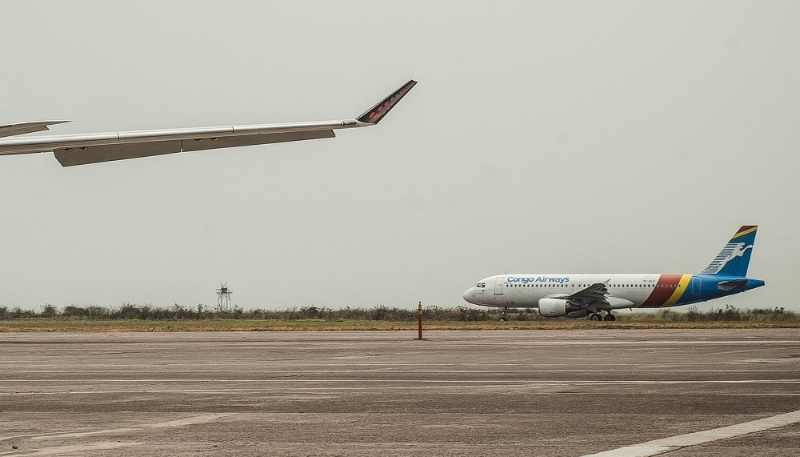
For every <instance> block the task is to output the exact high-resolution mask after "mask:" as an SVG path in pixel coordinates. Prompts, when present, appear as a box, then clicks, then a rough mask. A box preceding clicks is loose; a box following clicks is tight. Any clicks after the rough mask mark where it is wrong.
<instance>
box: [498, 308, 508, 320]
mask: <svg viewBox="0 0 800 457" xmlns="http://www.w3.org/2000/svg"><path fill="white" fill-rule="evenodd" d="M507 320H508V306H506V307H505V308H503V314H501V315H500V322H505V321H507Z"/></svg>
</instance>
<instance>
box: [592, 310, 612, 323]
mask: <svg viewBox="0 0 800 457" xmlns="http://www.w3.org/2000/svg"><path fill="white" fill-rule="evenodd" d="M589 320H590V321H615V320H617V317H616V316H614V315H613V314H611V311H608V312H607V313H606V315H605V316H603V315H602V314H600V313H592V314H590V315H589Z"/></svg>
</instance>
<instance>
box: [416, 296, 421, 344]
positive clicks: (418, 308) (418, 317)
mask: <svg viewBox="0 0 800 457" xmlns="http://www.w3.org/2000/svg"><path fill="white" fill-rule="evenodd" d="M417 322H419V339H420V340H421V339H422V302H419V305H418V306H417Z"/></svg>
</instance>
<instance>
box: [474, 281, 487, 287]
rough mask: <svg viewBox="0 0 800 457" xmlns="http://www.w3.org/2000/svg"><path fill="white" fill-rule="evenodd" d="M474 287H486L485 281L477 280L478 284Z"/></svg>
mask: <svg viewBox="0 0 800 457" xmlns="http://www.w3.org/2000/svg"><path fill="white" fill-rule="evenodd" d="M475 287H486V283H485V282H479V283H478V285H477V286H475Z"/></svg>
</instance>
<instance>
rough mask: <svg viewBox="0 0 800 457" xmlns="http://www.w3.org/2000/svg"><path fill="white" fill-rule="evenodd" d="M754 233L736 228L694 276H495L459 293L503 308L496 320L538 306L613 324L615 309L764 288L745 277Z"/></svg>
mask: <svg viewBox="0 0 800 457" xmlns="http://www.w3.org/2000/svg"><path fill="white" fill-rule="evenodd" d="M757 229H758V226H757V225H745V226H743V227H742V228H740V229H739V230H738V231H737V232H736V234H735V235H733V238H731V240H730V241H728V244H726V245H725V247H723V248H722V250H721V251H720V252H719V254H718V255H717V257H715V258H714V260H713V261H712V262H711V263H710V264H709V265H708V267H706V269H705V270H703V271H701V272H700V273H695V274H512V275H508V274H506V275H497V276H490V277H488V278H484V279H481V280H480V282H479V283H478V285H476V286H475V287H472V288H470V289H469V290H467V291H466V292H465V293H464V300H466V301H468V302H469V303H472V304H475V305H481V306H492V307H499V308H503V314H502V316H501V317H500V320H501V321H503V320H506V313H507V312H508V308H538V309H539V314H540V315H542V316H543V317H562V316H564V317H571V318H579V317H586V316H589V319H591V320H593V321H599V320H606V321H613V320H615V317H614V314H612V310H615V309H625V308H660V307H668V306H681V305H688V304H691V303H697V302H704V301H708V300H713V299H715V298H720V297H726V296H728V295H733V294H738V293H740V292H744V291H747V290H750V289H755V288H756V287H761V286H763V285H764V281H762V280H760V279H755V278H749V277H748V276H747V267H748V265H749V264H750V254H751V253H752V252H753V243H755V240H756V230H757ZM601 311H604V312H605V313H606V314H605V316H603V315H602V314H601Z"/></svg>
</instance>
